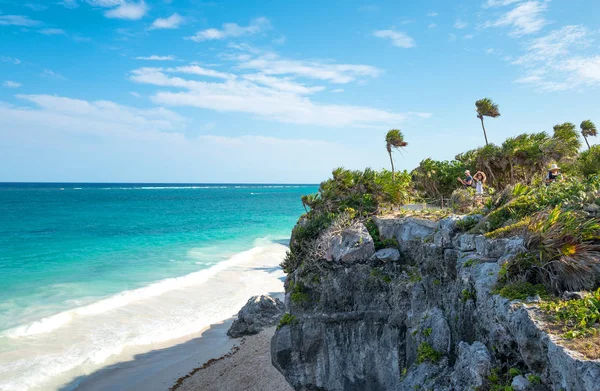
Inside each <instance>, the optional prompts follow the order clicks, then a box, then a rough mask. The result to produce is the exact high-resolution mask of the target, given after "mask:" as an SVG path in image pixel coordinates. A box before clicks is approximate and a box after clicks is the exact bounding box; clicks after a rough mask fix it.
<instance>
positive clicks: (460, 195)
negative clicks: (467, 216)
mask: <svg viewBox="0 0 600 391" xmlns="http://www.w3.org/2000/svg"><path fill="white" fill-rule="evenodd" d="M474 200H475V189H473V188H466V189H465V188H460V189H456V190H454V192H453V193H452V196H451V197H450V205H451V207H452V211H453V212H455V213H460V214H464V213H468V212H469V211H470V210H471V209H472V208H473V206H474Z"/></svg>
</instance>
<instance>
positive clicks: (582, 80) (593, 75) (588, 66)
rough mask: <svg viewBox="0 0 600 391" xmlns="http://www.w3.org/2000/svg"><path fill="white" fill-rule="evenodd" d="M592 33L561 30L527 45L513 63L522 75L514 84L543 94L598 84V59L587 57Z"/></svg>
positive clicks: (580, 28) (568, 28)
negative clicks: (532, 88) (520, 68)
mask: <svg viewBox="0 0 600 391" xmlns="http://www.w3.org/2000/svg"><path fill="white" fill-rule="evenodd" d="M591 36H592V33H591V32H590V31H589V30H588V29H587V28H585V27H583V26H564V27H563V28H561V29H559V30H554V31H552V32H550V33H549V34H547V35H545V36H542V37H539V38H536V39H532V40H530V41H527V42H526V43H525V44H524V54H523V55H521V56H520V57H518V58H517V59H516V60H514V61H513V62H512V63H513V64H514V65H518V66H521V67H522V69H523V71H524V73H525V75H524V76H522V77H520V78H518V79H517V80H516V82H517V83H521V84H530V85H534V86H536V87H538V88H540V89H544V90H566V89H572V88H579V87H582V86H596V85H598V84H600V55H599V54H597V53H591V54H590V53H589V51H588V49H589V48H590V46H591V45H592V42H593V39H592V37H591Z"/></svg>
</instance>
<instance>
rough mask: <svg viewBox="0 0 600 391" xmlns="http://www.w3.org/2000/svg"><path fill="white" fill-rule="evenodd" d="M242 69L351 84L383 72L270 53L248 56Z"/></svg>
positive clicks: (352, 65) (375, 69)
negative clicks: (301, 59)
mask: <svg viewBox="0 0 600 391" xmlns="http://www.w3.org/2000/svg"><path fill="white" fill-rule="evenodd" d="M243 58H244V60H243V61H242V62H241V63H240V64H239V68H241V69H255V70H258V71H260V72H261V73H264V74H266V75H292V76H298V77H304V78H308V79H316V80H326V81H329V82H331V83H336V84H345V83H350V82H352V81H354V80H356V79H357V78H360V77H377V76H379V75H380V74H381V70H380V69H378V68H375V67H373V66H370V65H359V64H335V63H327V62H319V61H297V60H285V59H281V58H279V56H278V55H276V54H273V53H268V54H265V55H260V56H257V57H252V56H250V55H247V57H243Z"/></svg>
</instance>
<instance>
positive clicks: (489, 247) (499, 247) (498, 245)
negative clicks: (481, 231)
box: [475, 235, 526, 258]
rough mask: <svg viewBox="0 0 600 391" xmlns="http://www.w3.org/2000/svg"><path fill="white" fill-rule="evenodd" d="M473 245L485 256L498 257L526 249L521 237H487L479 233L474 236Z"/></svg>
mask: <svg viewBox="0 0 600 391" xmlns="http://www.w3.org/2000/svg"><path fill="white" fill-rule="evenodd" d="M475 247H476V250H477V252H478V253H479V254H481V255H483V256H484V257H487V258H500V257H503V256H505V255H508V254H517V253H519V252H523V251H526V249H525V247H524V246H523V238H507V239H488V238H486V237H485V236H481V235H479V236H477V237H475Z"/></svg>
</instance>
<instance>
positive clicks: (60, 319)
mask: <svg viewBox="0 0 600 391" xmlns="http://www.w3.org/2000/svg"><path fill="white" fill-rule="evenodd" d="M255 244H257V245H256V247H254V248H252V249H251V250H248V251H244V252H242V253H238V254H236V255H234V256H232V257H231V258H229V259H228V260H226V261H222V262H220V263H218V264H216V265H214V266H212V267H210V268H208V269H204V270H200V271H198V272H194V273H191V274H188V275H185V276H182V277H177V278H169V279H165V280H162V281H158V282H155V283H153V284H150V285H148V286H146V287H143V288H139V289H134V290H129V291H124V292H121V293H119V294H117V295H114V296H111V297H108V298H106V299H102V300H99V301H97V302H95V303H92V304H89V305H86V306H82V307H79V308H74V309H71V310H68V311H64V312H61V313H58V314H55V315H52V316H48V317H46V318H43V319H40V320H38V321H36V322H33V323H30V324H27V325H22V326H19V327H15V328H12V329H10V330H7V331H5V332H3V333H2V334H0V338H1V337H2V336H3V337H5V338H6V339H5V341H8V344H7V345H8V346H9V347H10V346H13V347H15V349H14V350H13V351H10V352H8V354H2V355H0V390H5V389H6V390H33V389H54V388H59V387H60V386H61V384H64V383H65V382H67V381H69V380H70V379H72V378H74V377H76V376H81V375H85V374H89V373H91V372H93V371H94V370H97V369H98V368H100V367H102V366H105V365H108V364H112V363H114V362H119V361H122V360H125V359H127V358H128V357H131V355H132V354H137V353H141V352H145V351H149V350H151V349H152V348H153V346H154V345H155V344H160V343H165V341H169V340H173V339H177V338H182V337H185V336H188V335H192V334H195V333H198V332H200V331H201V330H203V329H205V328H207V327H208V326H210V325H211V324H214V323H217V322H220V321H222V320H224V319H227V318H229V317H231V316H232V315H233V314H235V312H236V311H237V310H239V308H240V307H241V306H242V305H243V304H244V303H245V302H246V300H247V299H248V297H250V296H252V295H256V294H261V293H268V292H277V291H281V290H282V289H283V286H282V283H281V280H280V278H281V277H282V275H283V274H282V272H281V271H280V270H278V271H275V272H273V270H277V268H276V266H277V265H278V264H279V262H280V261H281V259H282V258H283V256H284V254H285V251H286V247H285V246H282V245H280V244H275V243H269V242H267V241H264V240H263V241H259V242H257V243H255ZM267 270H270V271H271V272H269V271H267ZM40 352H41V353H40Z"/></svg>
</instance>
